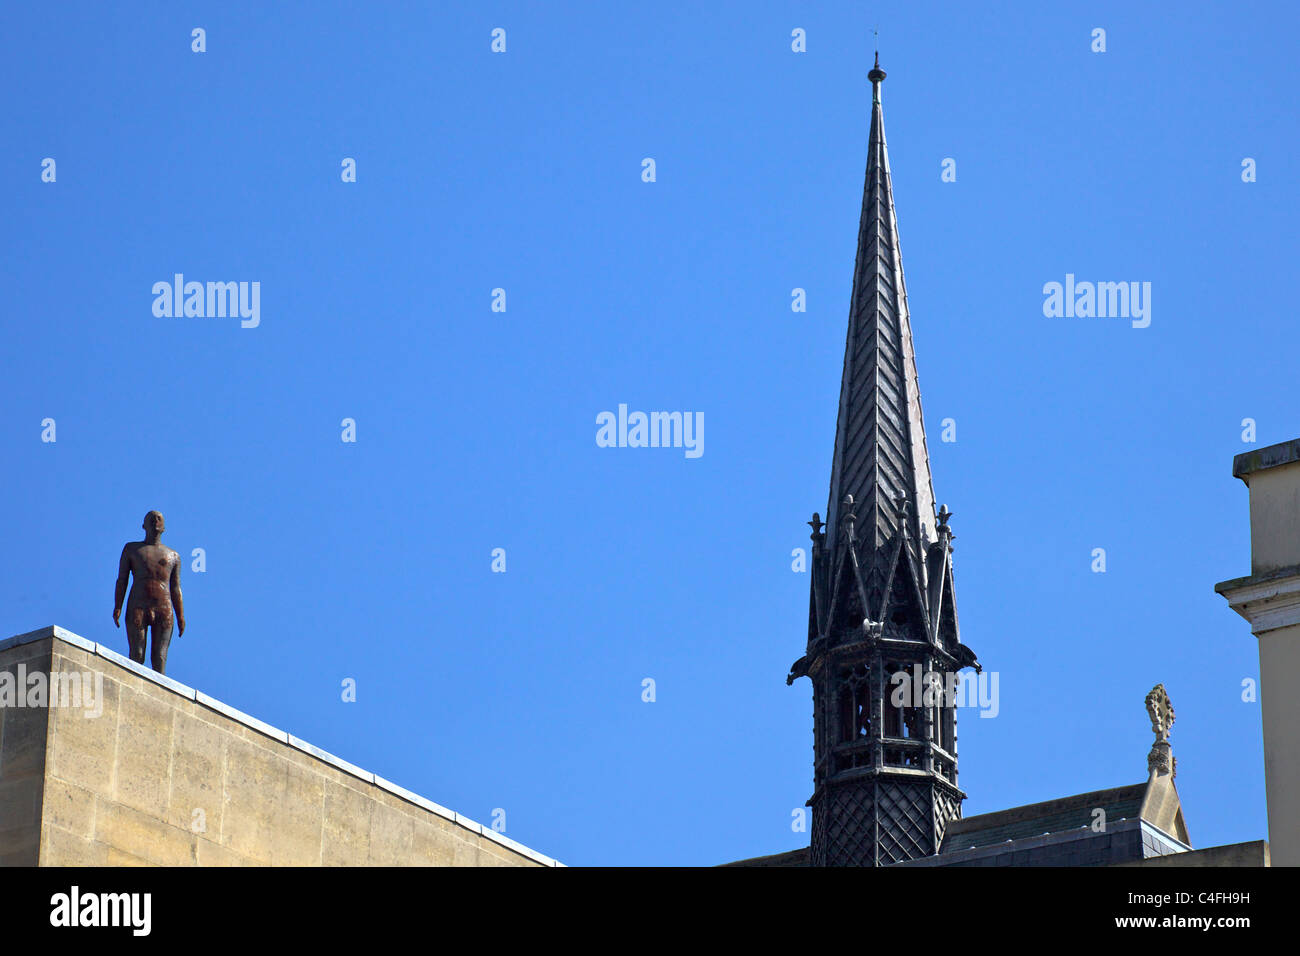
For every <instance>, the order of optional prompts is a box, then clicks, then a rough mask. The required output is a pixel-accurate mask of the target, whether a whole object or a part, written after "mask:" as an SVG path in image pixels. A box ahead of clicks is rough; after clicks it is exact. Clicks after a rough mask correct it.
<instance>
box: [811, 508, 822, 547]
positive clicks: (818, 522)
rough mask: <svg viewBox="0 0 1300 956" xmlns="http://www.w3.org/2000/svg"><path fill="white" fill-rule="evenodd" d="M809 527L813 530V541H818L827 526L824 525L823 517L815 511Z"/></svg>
mask: <svg viewBox="0 0 1300 956" xmlns="http://www.w3.org/2000/svg"><path fill="white" fill-rule="evenodd" d="M808 527H810V528H812V539H813V540H814V541H817V540H818V539H819V538H821V536H822V528H824V527H826V526H825V525H824V524H822V516H821V515H819V514H818V513H817V512H815V511H814V512H813V516H812V521H809V522H808Z"/></svg>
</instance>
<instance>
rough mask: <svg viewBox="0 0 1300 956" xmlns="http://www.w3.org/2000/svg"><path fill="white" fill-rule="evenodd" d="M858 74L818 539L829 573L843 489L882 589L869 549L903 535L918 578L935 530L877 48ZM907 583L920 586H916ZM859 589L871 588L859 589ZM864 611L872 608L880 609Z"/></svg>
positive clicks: (836, 557) (836, 558)
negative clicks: (861, 101) (863, 100)
mask: <svg viewBox="0 0 1300 956" xmlns="http://www.w3.org/2000/svg"><path fill="white" fill-rule="evenodd" d="M867 78H868V79H869V80H870V81H871V132H870V135H869V137H868V147H867V172H866V183H865V186H864V188H863V196H862V218H861V221H860V224H859V226H858V254H857V261H856V264H855V266H854V271H853V297H852V305H851V308H850V311H849V324H848V325H849V327H848V336H847V340H846V343H845V349H844V372H843V378H842V379H841V384H840V404H839V417H838V421H837V423H836V428H835V453H834V458H833V460H832V466H831V484H830V496H829V503H828V505H827V509H826V517H827V526H826V540H827V545H828V551H829V552H830V553H829V558H830V561H829V568H828V570H829V572H830V575H831V576H832V578H835V577H837V576H838V575H837V573H836V572H837V570H838V568H839V566H840V565H841V563H842V562H843V560H844V558H845V557H846V555H845V546H844V531H845V529H844V528H843V527H841V525H842V524H843V521H842V518H841V515H842V507H843V502H844V499H845V496H846V495H852V496H853V501H854V510H855V512H856V515H857V521H856V537H857V539H858V548H859V560H860V561H861V562H862V563H863V564H864V565H869V566H870V572H869V573H871V574H874V575H875V576H876V577H879V578H882V580H877V581H875V582H874V584H875V586H876V587H883V586H884V584H885V581H884V580H883V578H887V577H888V574H889V568H887V567H885V564H884V562H882V561H881V560H873V558H874V557H875V553H876V552H879V551H880V550H881V549H885V548H887V547H888V546H889V545H890V543H891V542H893V541H894V540H895V537H896V534H897V533H898V532H900V531H902V532H904V533H905V534H906V535H907V537H908V538H909V540H908V543H907V548H908V551H909V556H910V557H911V559H912V562H913V564H914V566H915V567H917V568H918V570H919V572H920V576H922V577H923V576H924V575H925V571H924V567H925V564H926V553H927V549H928V548H929V546H930V545H931V544H933V543H934V542H935V541H936V540H937V535H936V531H935V511H934V490H933V487H932V484H931V480H930V459H929V454H928V452H927V451H926V445H925V426H924V424H923V423H922V416H921V393H920V388H919V387H918V384H917V376H916V359H915V356H914V354H913V348H912V327H911V321H910V318H909V315H908V308H907V287H906V285H905V284H904V281H903V262H902V259H901V257H900V253H899V245H898V222H897V218H896V216H895V213H894V190H893V183H892V181H891V178H890V172H889V151H888V149H887V147H886V145H885V121H884V114H883V112H882V110H881V104H880V87H881V84H882V82H883V81H884V79H885V71H884V70H882V69H881V68H880V55H879V54H878V53H877V55H876V62H875V66H874V67H873V68H872V70H871V72H870V73H868V74H867ZM900 525H901V527H900ZM867 570H868V569H867V567H864V568H863V571H867ZM864 583H865V582H864ZM917 583H918V584H920V586H921V587H922V588H924V587H925V584H924V582H921V581H918V582H917ZM868 590H875V588H874V587H871V586H870V585H868ZM866 610H867V611H868V613H879V611H880V608H878V607H869V608H867V609H866Z"/></svg>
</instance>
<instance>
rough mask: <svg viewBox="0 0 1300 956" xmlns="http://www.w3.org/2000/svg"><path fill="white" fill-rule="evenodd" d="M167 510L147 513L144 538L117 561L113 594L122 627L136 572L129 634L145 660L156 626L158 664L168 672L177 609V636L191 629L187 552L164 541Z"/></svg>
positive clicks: (137, 657) (138, 657) (139, 659)
mask: <svg viewBox="0 0 1300 956" xmlns="http://www.w3.org/2000/svg"><path fill="white" fill-rule="evenodd" d="M164 527H165V526H164V523H163V516H162V513H161V512H158V511H151V512H149V513H148V514H147V515H145V516H144V540H143V541H128V542H127V543H126V545H125V546H123V548H122V559H121V560H120V561H119V562H118V565H117V588H116V591H115V592H114V595H113V623H114V624H116V625H117V626H118V627H121V626H122V622H121V617H122V599H123V598H124V597H126V579H127V576H128V575H132V576H134V581H133V582H132V584H131V596H130V598H129V599H128V600H127V602H126V639H127V642H128V643H129V644H130V648H131V660H133V661H135V662H136V663H137V664H143V663H144V650H145V644H146V642H147V637H148V633H147V632H148V631H149V629H152V630H153V654H152V655H151V657H152V660H151V663H152V665H153V669H154V670H156V671H157V672H158V673H160V674H165V673H166V672H167V648H168V646H169V645H170V644H171V640H172V609H173V608H175V616H176V624H177V627H178V630H177V634H176V636H177V637H179V636H180V635H182V634H184V633H185V605H184V604H183V603H182V602H181V557H180V555H179V554H177V553H176V552H175V551H173V550H172V549H171V548H169V547H167V546H166V545H164V544H163V543H162V541H161V540H160V539H161V538H162V533H163V530H164Z"/></svg>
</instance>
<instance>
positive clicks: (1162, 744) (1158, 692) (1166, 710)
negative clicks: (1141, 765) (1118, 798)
mask: <svg viewBox="0 0 1300 956" xmlns="http://www.w3.org/2000/svg"><path fill="white" fill-rule="evenodd" d="M1146 705H1147V716H1148V717H1150V718H1151V732H1152V733H1154V734H1155V735H1156V740H1155V743H1154V744H1152V745H1151V752H1150V753H1149V754H1147V771H1148V772H1149V773H1159V774H1166V773H1168V774H1172V773H1176V772H1177V764H1176V762H1175V760H1174V757H1173V748H1172V747H1171V746H1170V744H1169V732H1170V730H1171V729H1172V728H1173V726H1174V705H1173V703H1172V702H1171V701H1170V700H1169V694H1168V693H1167V692H1166V691H1165V685H1164V684H1156V686H1155V687H1152V688H1151V692H1150V693H1149V694H1147V697H1146Z"/></svg>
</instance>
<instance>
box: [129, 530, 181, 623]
mask: <svg viewBox="0 0 1300 956" xmlns="http://www.w3.org/2000/svg"><path fill="white" fill-rule="evenodd" d="M126 551H127V556H128V558H129V559H130V562H131V596H130V598H128V599H127V608H128V609H130V608H136V607H145V608H150V607H171V578H172V569H173V568H174V567H175V566H176V562H177V561H179V560H180V556H179V555H178V554H177V553H176V552H175V551H173V550H172V549H171V548H168V547H164V546H163V545H161V544H144V543H142V542H138V541H133V542H131V543H130V544H128V545H127V546H126Z"/></svg>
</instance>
